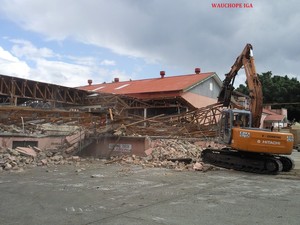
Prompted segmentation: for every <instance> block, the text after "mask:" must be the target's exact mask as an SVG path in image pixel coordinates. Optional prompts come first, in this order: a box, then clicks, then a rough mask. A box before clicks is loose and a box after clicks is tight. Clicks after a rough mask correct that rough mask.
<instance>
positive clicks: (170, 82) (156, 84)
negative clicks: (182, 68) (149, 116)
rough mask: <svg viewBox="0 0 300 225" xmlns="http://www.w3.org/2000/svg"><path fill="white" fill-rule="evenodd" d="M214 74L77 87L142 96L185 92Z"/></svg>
mask: <svg viewBox="0 0 300 225" xmlns="http://www.w3.org/2000/svg"><path fill="white" fill-rule="evenodd" d="M214 75H215V73H213V72H209V73H200V74H189V75H181V76H172V77H171V76H170V77H167V76H165V77H163V78H161V77H159V78H152V79H144V80H134V81H119V82H113V83H102V84H94V85H87V86H82V87H78V89H81V90H87V91H93V92H104V93H113V94H123V95H127V94H142V93H157V92H178V91H186V90H188V89H189V88H191V87H193V86H194V85H196V84H199V83H201V82H203V81H204V80H206V79H208V78H210V77H212V76H214Z"/></svg>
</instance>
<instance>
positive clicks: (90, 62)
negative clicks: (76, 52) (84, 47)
mask: <svg viewBox="0 0 300 225" xmlns="http://www.w3.org/2000/svg"><path fill="white" fill-rule="evenodd" d="M11 42H12V43H13V46H12V49H11V51H7V50H4V49H3V48H2V47H1V46H0V73H1V74H3V75H9V76H16V77H20V78H26V79H30V80H36V81H40V82H47V83H52V84H58V85H62V86H68V87H78V86H82V85H85V84H87V80H88V79H94V81H95V82H97V83H101V82H103V81H106V80H113V79H114V77H119V78H120V79H121V80H128V79H129V76H128V75H127V74H126V72H124V71H121V70H118V69H115V68H114V69H107V68H103V67H102V66H104V67H107V66H114V65H115V64H116V63H115V61H113V60H103V61H102V62H101V63H98V62H99V59H98V58H95V57H90V56H89V57H85V56H82V57H79V56H70V55H60V54H58V53H55V52H54V51H53V50H51V49H48V48H44V47H43V48H38V47H36V46H35V45H33V44H32V43H31V42H29V41H26V40H21V39H19V40H15V39H13V40H11ZM22 59H24V60H22ZM25 60H29V62H30V65H29V63H27V62H26V61H25ZM66 61H68V62H66Z"/></svg>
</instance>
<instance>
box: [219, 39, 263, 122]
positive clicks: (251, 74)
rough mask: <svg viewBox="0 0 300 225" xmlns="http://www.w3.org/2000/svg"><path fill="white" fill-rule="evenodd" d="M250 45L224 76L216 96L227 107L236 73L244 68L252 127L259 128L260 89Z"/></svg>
mask: <svg viewBox="0 0 300 225" xmlns="http://www.w3.org/2000/svg"><path fill="white" fill-rule="evenodd" d="M252 49H253V48H252V45H251V44H247V45H246V46H245V48H244V50H243V51H242V53H241V54H240V55H239V56H238V57H237V59H236V61H235V62H234V64H233V65H232V67H231V70H230V71H229V73H227V74H225V76H226V77H225V79H224V81H223V86H222V90H221V92H220V94H219V96H218V102H220V103H221V102H223V105H224V106H225V107H228V106H229V105H230V102H231V95H232V92H233V90H234V87H233V83H234V80H235V76H236V75H237V73H238V71H239V70H240V69H241V68H242V67H243V66H244V69H245V73H246V79H247V84H248V88H249V97H250V101H251V102H250V111H251V113H252V127H259V126H260V119H261V114H262V99H263V95H262V87H261V83H260V81H259V79H258V76H257V73H256V68H255V64H254V58H253V53H252Z"/></svg>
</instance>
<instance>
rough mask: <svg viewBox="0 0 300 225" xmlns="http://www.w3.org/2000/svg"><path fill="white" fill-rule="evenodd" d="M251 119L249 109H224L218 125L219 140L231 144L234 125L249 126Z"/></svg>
mask: <svg viewBox="0 0 300 225" xmlns="http://www.w3.org/2000/svg"><path fill="white" fill-rule="evenodd" d="M251 120H252V118H251V113H250V112H249V111H246V110H238V109H227V110H224V111H223V112H222V115H221V120H220V126H219V138H220V142H221V143H224V144H231V140H232V129H233V128H234V127H242V128H246V129H247V128H250V127H251V122H252V121H251Z"/></svg>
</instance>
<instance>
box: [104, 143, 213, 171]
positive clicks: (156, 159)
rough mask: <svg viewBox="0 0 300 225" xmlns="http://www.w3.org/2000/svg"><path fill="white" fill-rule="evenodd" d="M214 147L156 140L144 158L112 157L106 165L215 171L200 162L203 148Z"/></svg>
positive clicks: (132, 156)
mask: <svg viewBox="0 0 300 225" xmlns="http://www.w3.org/2000/svg"><path fill="white" fill-rule="evenodd" d="M209 145H210V146H212V147H214V145H215V144H214V143H209V142H201V141H198V142H197V141H187V140H181V139H157V140H155V141H153V142H152V146H151V147H150V148H149V149H147V150H146V151H145V153H146V155H147V156H145V157H139V156H136V155H123V156H116V157H113V158H112V159H111V160H110V161H107V162H106V163H119V164H134V165H141V166H142V167H153V168H154V167H160V168H167V169H175V170H177V171H185V170H188V171H207V170H212V169H215V168H214V167H213V166H211V165H206V164H204V163H203V162H202V161H201V158H200V155H201V151H202V149H203V148H204V147H207V146H209Z"/></svg>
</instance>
